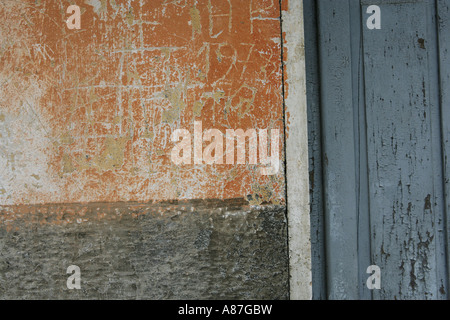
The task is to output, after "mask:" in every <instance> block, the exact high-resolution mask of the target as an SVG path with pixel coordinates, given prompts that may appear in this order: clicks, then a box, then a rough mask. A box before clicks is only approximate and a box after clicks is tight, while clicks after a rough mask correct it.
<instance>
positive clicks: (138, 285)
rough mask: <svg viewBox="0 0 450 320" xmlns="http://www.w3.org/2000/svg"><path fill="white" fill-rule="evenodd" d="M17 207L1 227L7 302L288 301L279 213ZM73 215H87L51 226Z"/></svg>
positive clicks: (194, 205) (2, 289) (177, 207)
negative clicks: (75, 286)
mask: <svg viewBox="0 0 450 320" xmlns="http://www.w3.org/2000/svg"><path fill="white" fill-rule="evenodd" d="M15 210H16V211H17V212H21V211H23V213H24V215H23V216H22V217H21V218H20V219H16V220H15V222H14V227H15V228H16V227H17V230H16V231H10V232H7V231H6V230H5V229H4V228H0V252H1V256H0V297H1V298H3V299H10V298H14V299H16V298H21V299H22V298H23V299H287V298H288V297H289V278H288V252H287V250H286V237H287V227H286V218H285V210H284V208H283V207H279V206H268V207H265V208H259V209H258V208H250V207H248V206H245V202H244V201H226V202H220V201H194V202H189V203H176V202H174V203H164V204H159V205H153V206H152V205H148V204H147V205H146V204H139V203H111V204H102V203H91V204H86V205H81V204H80V205H69V206H63V205H45V206H44V205H42V206H39V207H37V208H36V207H35V208H34V209H33V210H31V211H30V207H29V206H23V207H20V208H15ZM74 211H75V212H84V214H83V220H84V222H83V223H63V224H60V225H55V223H54V220H55V219H56V218H55V217H57V216H58V215H59V213H62V214H63V215H66V216H70V215H71V214H70V212H72V214H74V213H73V212H74ZM100 212H101V213H100ZM65 218H67V219H70V218H69V217H65ZM70 265H77V266H78V267H80V270H81V290H69V289H67V286H66V281H67V278H68V276H69V275H68V274H66V269H67V267H68V266H70Z"/></svg>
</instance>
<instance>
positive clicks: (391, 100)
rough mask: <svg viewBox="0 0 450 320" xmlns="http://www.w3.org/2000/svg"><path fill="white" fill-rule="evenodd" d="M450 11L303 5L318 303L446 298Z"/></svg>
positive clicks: (334, 1) (429, 4)
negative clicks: (372, 283)
mask: <svg viewBox="0 0 450 320" xmlns="http://www.w3.org/2000/svg"><path fill="white" fill-rule="evenodd" d="M371 5H377V6H378V7H379V8H380V10H381V15H380V17H381V29H369V28H368V26H367V24H366V22H367V20H368V19H369V17H371V15H372V14H371V13H367V8H368V7H369V6H371ZM449 6H450V1H449V0H421V1H420V0H416V1H414V0H392V1H391V0H362V1H361V0H318V1H312V0H305V32H306V49H307V72H308V111H309V126H310V127H309V133H310V157H311V158H310V167H311V180H312V183H311V185H312V190H311V191H312V193H311V195H312V196H311V200H312V201H311V203H312V229H313V230H312V244H313V264H314V270H313V279H314V284H313V285H314V290H313V291H314V297H315V298H329V299H446V298H448V296H449V294H448V275H449V268H448V267H449V252H448V235H447V230H448V223H449V222H450V219H448V213H449V212H450V208H449V204H450V199H449V187H450V186H449V177H450V166H449V163H448V156H449V152H450V151H449V150H450V145H449V137H450V125H449V123H450V82H449V80H450V61H449V58H450V52H449V45H450V13H449ZM371 265H376V266H378V267H379V268H380V270H381V289H379V290H378V289H375V290H370V289H369V288H368V287H367V285H366V281H367V279H368V277H369V276H370V274H367V273H366V271H367V268H368V267H369V266H371Z"/></svg>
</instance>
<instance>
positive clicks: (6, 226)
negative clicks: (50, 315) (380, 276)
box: [0, 0, 311, 299]
mask: <svg viewBox="0 0 450 320" xmlns="http://www.w3.org/2000/svg"><path fill="white" fill-rule="evenodd" d="M282 2H283V7H282V8H281V7H280V1H278V0H173V1H169V0H151V1H142V0H141V1H122V0H85V1H81V0H80V1H56V0H48V1H44V0H41V1H34V0H7V1H2V2H0V16H1V17H2V20H1V22H0V42H1V46H0V84H1V86H0V298H85V299H86V298H88V299H89V298H132V299H135V298H138V299H146V298H150V299H163V298H165V299H175V298H186V299H195V298H206V299H208V298H212V299H215V298H230V299H244V298H245V299H286V298H289V289H290V286H289V281H290V278H289V251H288V219H287V218H288V212H287V208H286V195H285V193H286V191H285V189H286V183H285V168H284V158H285V155H284V150H285V146H284V132H285V128H284V121H285V120H286V121H287V123H290V122H289V121H292V123H293V124H292V125H293V126H294V125H298V124H300V125H302V124H303V123H305V121H306V119H305V118H302V116H303V113H302V112H303V111H304V109H302V108H306V106H305V105H304V104H302V107H301V108H300V109H298V110H294V109H293V110H291V113H290V114H288V116H287V117H285V113H284V112H285V108H284V98H285V97H287V96H288V95H289V92H288V88H289V87H292V90H293V92H295V91H296V90H298V89H299V88H300V90H302V85H300V86H298V85H297V86H296V79H297V76H296V75H295V74H294V72H297V70H298V67H299V66H300V67H301V65H302V64H301V63H302V61H303V60H302V59H303V55H302V54H301V49H302V45H303V44H302V43H303V38H302V37H300V38H295V36H294V31H295V30H294V27H295V26H296V25H298V21H296V19H297V20H299V19H301V13H302V7H301V6H299V5H298V4H300V3H301V1H293V3H296V6H295V9H296V11H295V13H296V14H295V15H291V16H289V15H288V14H287V15H286V17H287V18H288V17H290V18H289V19H288V20H290V21H291V29H290V32H288V38H289V36H290V37H291V39H294V41H292V40H290V39H287V40H286V43H285V45H286V47H285V49H284V54H285V55H284V59H285V61H287V60H286V59H287V57H288V56H289V52H292V53H293V54H294V52H295V53H296V56H297V57H299V58H300V59H301V60H300V64H299V63H298V61H297V62H296V63H295V64H292V65H294V66H295V68H291V69H289V68H290V65H288V66H287V68H286V70H285V72H284V73H283V67H282V54H283V50H282V48H281V43H282V41H281V39H282V34H283V32H282V29H281V27H282V26H281V21H280V15H281V13H282V12H283V10H285V11H284V12H285V13H286V10H288V8H289V6H288V2H287V1H282ZM72 4H76V5H78V6H79V7H80V8H81V28H80V29H69V28H68V27H67V25H66V19H67V18H68V17H69V16H70V14H68V13H66V9H67V8H68V7H69V5H72ZM299 49H300V51H299ZM299 54H300V55H299ZM296 68H297V69H296ZM303 69H304V68H303ZM303 69H300V70H301V71H302V70H303ZM284 77H285V78H286V79H289V81H288V82H287V83H286V91H284V90H283V89H285V87H284V86H283V78H284ZM300 78H301V77H300ZM303 87H304V86H303ZM300 92H301V91H300ZM296 97H298V94H296ZM292 101H293V102H294V103H293V104H292V102H291V107H292V108H295V99H293V100H292ZM290 115H292V118H291V117H290ZM299 115H300V118H296V117H298V116H299ZM305 117H306V116H305ZM195 121H201V122H202V127H203V131H205V130H207V129H217V130H219V131H220V132H222V133H223V134H225V132H226V130H227V129H235V130H237V129H243V130H244V131H245V130H248V129H255V130H260V129H268V130H269V133H270V130H275V129H277V130H279V131H280V133H281V136H280V141H279V150H278V152H279V160H280V168H279V170H278V172H276V173H275V174H273V175H263V174H261V168H263V167H267V165H264V164H263V163H262V159H261V154H260V149H259V150H257V151H258V153H257V156H258V162H257V164H254V163H250V158H249V156H248V152H251V151H255V150H252V148H251V147H250V146H247V147H246V151H247V157H246V164H236V163H235V164H220V163H215V164H212V165H211V164H205V163H192V164H182V165H176V164H175V163H174V162H173V161H172V158H171V153H172V150H173V148H174V146H175V145H176V142H173V141H172V140H171V135H172V133H173V132H174V131H175V130H176V129H186V130H188V131H189V133H190V134H191V136H193V135H194V123H195ZM287 129H289V128H287ZM303 129H306V126H305V127H304V128H303ZM298 132H300V136H299V135H297V133H298ZM302 133H304V130H303V131H298V130H293V131H292V132H291V138H290V139H291V141H293V142H295V144H296V145H297V147H298V146H300V150H303V151H305V153H304V154H302V155H301V157H302V158H303V160H305V159H306V154H307V153H306V150H307V143H306V137H305V136H302ZM269 138H270V135H269ZM301 139H304V141H303V143H302V140H301ZM194 140H195V138H194V139H193V140H192V143H194ZM260 141H261V140H258V143H259V142H260ZM208 145H209V142H203V144H202V147H206V146H208ZM259 145H260V144H259ZM270 145H273V144H272V143H270ZM297 147H296V148H294V149H295V150H298V148H297ZM193 149H195V147H194V148H193ZM270 149H274V148H272V147H270ZM294 149H293V151H295V150H294ZM216 150H217V149H216ZM193 152H195V150H193ZM269 152H270V151H269ZM269 154H270V153H269ZM292 155H293V156H294V158H295V155H294V154H293V153H292ZM236 157H237V155H236V154H235V160H237V158H236ZM295 161H297V160H295ZM297 167H298V164H297V165H296V166H294V167H293V169H291V170H290V172H291V177H292V179H293V181H295V180H296V179H297V178H299V177H300V176H299V174H300V175H301V172H304V171H305V172H306V162H304V163H303V164H302V165H301V168H300V169H301V170H300V171H296V170H297V169H296V168H297ZM301 181H303V182H302V183H304V182H305V181H306V175H305V177H303V178H302V180H301ZM307 189H308V188H307V186H306V187H305V190H304V193H305V196H304V197H301V198H299V199H303V200H305V199H306V200H305V201H306V203H301V205H302V207H301V208H300V209H301V210H299V211H298V210H292V212H289V215H290V216H289V219H290V221H291V224H290V226H296V228H295V230H296V231H295V232H300V231H301V232H302V234H301V235H300V238H296V237H295V233H292V234H291V236H290V239H295V241H296V246H295V248H300V249H301V250H302V251H301V252H300V253H299V251H295V250H291V252H290V254H291V257H295V259H296V260H295V261H298V262H301V265H300V268H298V269H297V270H296V271H295V272H294V273H292V274H291V276H292V277H293V279H294V281H292V280H291V284H292V283H294V286H295V287H296V288H295V290H294V291H293V292H295V293H298V292H301V293H302V294H303V295H296V296H295V297H303V298H308V297H309V290H310V286H311V283H310V279H309V275H308V270H306V269H309V264H308V263H309V262H310V261H309V252H308V251H309V246H308V243H309V235H308V234H307V233H305V232H304V231H305V230H307V229H309V224H308V223H307V222H308V217H309V216H308V211H307V210H305V209H306V208H307ZM202 199H203V200H202ZM208 199H209V200H208ZM213 199H219V200H213ZM296 203H298V201H297V202H296ZM305 219H306V220H305ZM305 221H306V224H305V225H303V226H302V225H299V222H300V223H302V222H305ZM299 239H300V240H301V241H306V242H308V243H306V244H305V243H299V241H298V240H299ZM302 254H304V256H302ZM299 259H300V260H299ZM70 265H77V266H79V267H80V269H81V279H82V284H81V290H69V289H67V287H66V280H67V277H68V275H67V274H66V269H67V267H68V266H70ZM303 285H304V286H305V287H304V288H303V289H301V290H300V291H299V287H301V286H303ZM291 289H292V288H291Z"/></svg>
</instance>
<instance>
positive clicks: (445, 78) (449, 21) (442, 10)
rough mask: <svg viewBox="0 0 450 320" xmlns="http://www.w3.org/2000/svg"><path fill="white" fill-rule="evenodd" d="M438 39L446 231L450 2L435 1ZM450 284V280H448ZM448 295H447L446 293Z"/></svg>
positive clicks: (449, 190) (449, 193)
mask: <svg viewBox="0 0 450 320" xmlns="http://www.w3.org/2000/svg"><path fill="white" fill-rule="evenodd" d="M437 14H438V17H439V19H438V38H439V71H440V72H439V74H440V79H439V80H440V89H441V90H440V104H441V121H442V142H443V143H442V145H443V166H444V190H445V213H446V226H447V242H448V241H449V238H448V230H449V229H450V217H449V214H450V1H448V0H438V1H437ZM448 250H449V246H447V259H448V260H447V267H448V266H450V251H448ZM448 281H449V282H450V280H448ZM447 294H448V293H447Z"/></svg>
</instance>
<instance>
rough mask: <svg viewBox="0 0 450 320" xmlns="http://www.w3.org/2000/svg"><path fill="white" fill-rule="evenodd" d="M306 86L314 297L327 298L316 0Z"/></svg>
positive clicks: (310, 7) (308, 30)
mask: <svg viewBox="0 0 450 320" xmlns="http://www.w3.org/2000/svg"><path fill="white" fill-rule="evenodd" d="M303 4H304V8H303V13H304V26H305V53H306V56H305V58H306V81H307V82H306V89H307V100H308V101H307V102H308V104H307V109H308V146H309V147H308V151H309V185H310V202H311V260H312V263H311V264H312V290H313V299H314V300H324V299H326V296H327V293H326V282H325V281H326V276H325V274H326V264H325V235H324V231H325V230H324V211H323V192H322V191H323V190H322V163H323V162H322V143H321V124H320V76H319V60H318V58H319V57H318V56H319V54H318V43H317V10H316V9H317V8H316V1H315V0H304V1H303Z"/></svg>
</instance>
